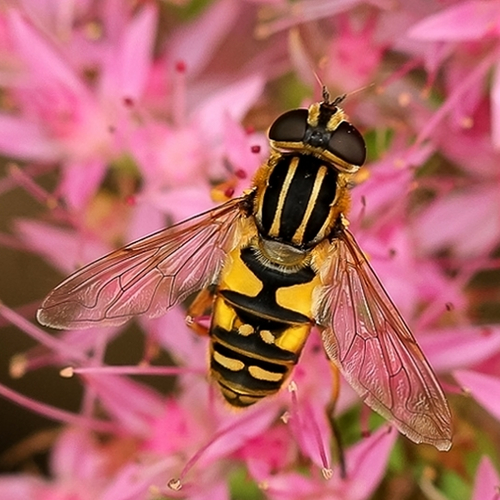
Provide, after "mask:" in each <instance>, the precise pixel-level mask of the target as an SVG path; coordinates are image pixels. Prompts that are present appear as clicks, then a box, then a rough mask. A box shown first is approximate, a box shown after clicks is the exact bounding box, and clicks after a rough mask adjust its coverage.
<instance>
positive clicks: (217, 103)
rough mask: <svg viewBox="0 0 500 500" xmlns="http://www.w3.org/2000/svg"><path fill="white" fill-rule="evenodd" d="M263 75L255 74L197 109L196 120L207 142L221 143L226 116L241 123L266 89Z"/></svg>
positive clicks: (218, 93) (217, 94)
mask: <svg viewBox="0 0 500 500" xmlns="http://www.w3.org/2000/svg"><path fill="white" fill-rule="evenodd" d="M264 83H265V80H264V78H263V76H262V75H259V74H255V75H252V76H250V77H248V78H246V79H244V80H240V81H238V82H236V83H235V84H233V85H228V86H226V87H224V89H223V90H221V91H220V92H217V93H216V94H214V95H212V96H210V97H209V98H208V99H207V100H206V101H205V102H204V103H203V104H201V105H200V106H199V107H198V108H197V109H196V116H195V117H194V119H195V120H196V122H198V123H199V126H200V128H201V129H202V130H203V132H204V134H205V137H206V139H207V141H212V142H214V143H216V142H219V141H220V140H221V137H222V133H223V131H224V123H225V122H226V119H227V118H226V114H227V115H229V116H230V117H231V118H232V119H233V120H236V121H240V120H241V119H242V118H243V117H244V116H245V114H246V113H247V112H248V110H249V109H250V107H251V106H252V105H254V104H255V101H256V100H257V98H258V97H259V95H260V94H261V93H262V90H263V89H264Z"/></svg>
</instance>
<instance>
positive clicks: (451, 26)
mask: <svg viewBox="0 0 500 500" xmlns="http://www.w3.org/2000/svg"><path fill="white" fill-rule="evenodd" d="M499 18H500V6H499V4H498V3H496V2H489V1H482V0H480V1H476V0H473V1H469V2H463V3H460V4H458V5H454V6H453V7H450V8H449V9H445V10H443V11H441V12H439V13H437V14H434V15H432V16H429V17H427V18H425V19H424V20H423V21H420V22H419V23H417V24H416V25H415V26H413V28H411V29H410V30H409V32H408V36H409V37H410V38H416V39H419V40H429V41H454V40H459V41H462V40H479V39H480V38H482V37H483V36H485V35H486V34H487V33H488V32H489V31H491V30H493V29H495V28H496V25H497V23H498V20H499Z"/></svg>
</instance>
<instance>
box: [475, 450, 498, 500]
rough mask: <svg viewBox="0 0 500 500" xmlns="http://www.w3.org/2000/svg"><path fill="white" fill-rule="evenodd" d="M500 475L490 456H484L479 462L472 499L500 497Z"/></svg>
mask: <svg viewBox="0 0 500 500" xmlns="http://www.w3.org/2000/svg"><path fill="white" fill-rule="evenodd" d="M499 487H500V476H499V475H498V472H497V471H496V470H495V468H494V467H493V464H492V463H491V460H490V459H489V458H488V457H486V456H485V457H483V458H482V459H481V462H480V463H479V467H478V468H477V472H476V480H475V482H474V491H473V493H472V500H493V499H497V498H498V488H499Z"/></svg>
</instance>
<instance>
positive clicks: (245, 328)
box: [238, 323, 255, 337]
mask: <svg viewBox="0 0 500 500" xmlns="http://www.w3.org/2000/svg"><path fill="white" fill-rule="evenodd" d="M254 331H255V330H254V327H253V326H252V325H249V324H248V323H245V324H243V325H241V326H240V327H239V328H238V333H239V334H240V335H243V337H248V336H249V335H252V333H253V332H254Z"/></svg>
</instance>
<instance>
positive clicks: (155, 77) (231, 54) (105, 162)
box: [0, 0, 500, 500]
mask: <svg viewBox="0 0 500 500" xmlns="http://www.w3.org/2000/svg"><path fill="white" fill-rule="evenodd" d="M499 61H500V4H499V3H498V2H495V1H488V0H468V1H462V0H443V1H439V2H422V1H421V0H409V1H405V2H394V1H392V0H370V1H360V0H339V1H336V0H296V1H293V2H292V1H288V0H253V1H252V0H245V1H241V0H213V1H210V2H196V1H192V2H190V1H188V0H184V1H182V0H177V1H173V0H171V1H170V2H169V1H160V0H158V1H153V0H151V1H139V0H137V1H132V0H131V1H125V0H100V1H98V2H94V1H91V0H72V1H58V0H9V1H6V2H3V3H2V5H0V88H1V91H0V154H1V155H2V156H3V157H4V158H5V159H6V161H7V162H8V164H9V166H8V168H7V175H6V176H5V177H4V178H3V179H0V203H1V200H2V197H3V196H4V195H5V194H6V193H8V192H9V191H11V190H13V189H17V188H22V189H24V190H25V191H26V192H27V193H29V194H30V195H31V196H32V197H33V198H34V199H35V200H36V201H37V202H38V203H39V207H40V209H39V217H37V218H24V219H23V218H18V219H16V220H14V221H12V233H11V234H6V233H5V234H0V243H1V244H3V245H6V246H13V247H15V248H19V249H20V250H23V251H29V252H33V253H34V254H36V255H38V256H41V257H42V258H43V259H44V260H46V261H47V262H48V263H49V264H51V265H52V266H53V267H54V268H55V269H57V270H59V271H61V272H62V273H65V274H66V273H69V272H71V271H73V270H75V269H76V268H77V267H79V266H80V265H82V264H83V263H86V262H89V261H91V260H93V259H94V258H97V257H99V256H101V255H103V254H104V253H105V252H106V251H109V250H111V249H112V248H114V247H116V245H117V244H118V243H120V242H122V243H123V242H126V241H131V240H134V239H136V238H138V237H140V236H143V235H145V234H147V233H150V232H152V231H154V230H157V229H159V228H161V227H164V226H165V225H167V224H169V223H172V222H177V221H180V220H182V219H184V218H186V217H188V216H190V215H193V214H195V213H198V212H200V211H202V210H205V209H208V208H210V207H211V206H214V203H215V202H217V201H222V200H225V199H227V198H230V197H231V196H233V195H237V194H239V193H241V192H242V191H243V190H244V189H245V188H247V187H248V186H249V185H250V181H251V177H252V175H253V173H254V172H255V170H256V169H257V167H258V166H259V165H260V164H261V163H262V162H263V161H265V158H266V155H267V153H268V145H267V141H266V135H265V130H266V127H268V126H269V124H270V123H271V122H272V120H273V119H274V118H275V117H276V116H277V115H278V114H279V113H280V112H282V111H285V110H287V109H289V108H290V107H292V106H296V107H298V106H307V105H308V104H310V103H311V102H313V101H314V100H318V98H319V96H320V91H321V89H320V85H318V83H317V81H316V78H319V79H320V80H321V81H322V82H323V83H324V84H325V85H327V86H328V88H329V91H330V93H331V94H332V95H339V94H342V93H347V94H351V95H348V97H347V99H346V101H345V109H346V111H347V112H348V114H349V116H350V120H351V122H352V123H354V124H355V125H356V127H357V128H359V129H360V130H361V131H362V132H363V134H364V135H365V137H366V139H367V144H368V150H369V153H368V154H369V161H368V164H367V165H366V166H365V167H364V168H363V169H362V170H360V172H359V174H358V175H357V177H356V186H355V187H354V188H353V190H352V198H353V200H352V209H351V213H350V216H349V218H350V222H351V226H350V227H351V229H352V232H353V233H354V234H355V235H356V237H357V239H358V240H359V242H360V245H361V247H362V248H363V250H364V251H365V252H366V254H367V255H368V256H369V258H370V261H371V263H372V265H373V267H374V268H375V269H376V270H377V273H378V274H379V276H380V278H381V280H382V282H383V283H384V285H385V287H386V288H387V290H388V291H389V293H390V295H391V296H392V297H393V299H394V301H395V303H396V304H397V305H398V307H399V308H400V310H401V312H402V313H403V316H404V317H405V318H406V319H407V321H408V322H409V324H410V325H411V327H412V330H413V331H414V333H415V336H416V338H417V339H418V341H419V343H420V345H421V346H422V349H423V350H424V352H425V353H426V355H427V356H428V358H429V361H430V363H431V365H432V366H433V368H434V369H435V371H436V372H437V373H438V376H439V378H440V380H441V381H442V383H443V385H444V387H445V390H446V392H448V393H450V394H452V396H451V397H450V401H451V406H452V410H453V412H454V414H455V423H454V427H455V429H454V431H455V432H454V447H453V448H452V450H451V451H450V452H448V453H447V454H438V452H435V451H432V452H429V450H428V449H427V451H425V450H426V446H425V445H422V446H420V447H416V446H414V445H410V444H409V443H408V442H406V441H405V439H404V438H403V437H400V438H398V441H397V444H396V438H397V433H396V431H395V430H394V429H392V428H391V427H390V425H388V424H382V425H380V426H379V427H378V428H377V429H376V430H373V432H371V433H368V432H367V428H366V427H367V424H366V422H364V421H365V420H366V419H365V418H364V415H365V416H366V414H364V413H363V411H364V410H362V412H361V422H360V419H359V418H358V416H359V412H357V411H356V409H353V408H357V407H359V405H360V403H359V400H358V399H357V397H355V396H354V393H352V392H351V390H350V389H349V388H348V387H347V386H346V385H345V383H344V382H339V381H338V380H337V379H336V378H335V377H334V376H332V371H331V366H330V364H329V362H328V361H327V360H326V357H325V354H324V351H323V349H322V346H321V342H320V339H319V335H317V333H316V332H313V333H312V334H311V337H310V339H309V341H308V343H307V345H306V348H305V351H304V353H303V355H302V358H301V361H300V363H299V365H298V366H297V367H296V369H295V372H294V374H293V382H292V383H291V384H290V385H289V386H288V388H287V387H285V388H284V389H283V390H282V391H281V392H280V393H279V394H278V395H277V396H276V397H272V398H269V400H264V401H263V402H261V403H259V404H257V405H255V406H254V407H252V408H251V409H248V410H245V411H242V412H236V413H235V412H232V411H230V410H228V408H227V406H226V405H225V404H223V403H222V402H221V400H220V397H219V395H218V394H217V393H216V392H215V391H214V388H213V386H212V385H211V384H210V383H209V382H208V381H207V377H206V374H207V349H208V340H207V339H205V338H201V337H199V336H196V335H194V334H193V333H192V332H191V331H190V330H189V328H188V327H187V326H186V324H185V320H184V316H185V310H184V309H183V308H182V307H180V306H179V307H177V308H175V309H173V310H172V311H170V312H169V313H168V314H167V315H165V316H164V317H161V318H159V319H154V320H151V319H145V318H138V322H139V324H140V326H141V329H142V331H143V333H144V336H145V338H146V343H145V344H146V346H149V349H146V351H145V353H144V362H143V363H142V364H141V365H139V366H127V367H125V366H121V367H118V366H108V365H106V364H105V362H104V356H105V353H106V349H107V345H108V343H109V342H110V341H111V340H112V339H113V338H115V337H116V336H117V335H119V334H120V331H121V329H120V328H107V329H104V328H101V329H97V328H96V329H93V330H90V331H85V332H84V333H82V332H81V331H67V332H62V333H59V334H57V335H54V334H48V333H47V331H45V330H43V329H42V328H41V327H39V326H37V325H36V324H35V322H34V309H35V308H31V309H30V308H28V309H27V310H24V311H23V314H21V313H20V311H16V310H13V309H11V308H9V307H7V305H3V304H0V315H1V316H3V318H4V319H5V320H6V321H7V322H9V323H10V324H13V325H15V326H16V327H18V329H19V331H20V332H23V334H26V335H28V336H30V337H33V338H34V339H35V340H36V341H37V342H38V343H39V344H40V346H41V347H39V348H37V349H34V350H32V351H29V352H27V353H25V354H24V355H23V356H22V358H16V360H15V362H13V363H12V367H11V368H12V372H13V373H14V374H16V375H18V376H19V375H22V374H23V373H26V372H27V371H31V370H36V369H39V368H40V367H46V366H53V367H55V368H56V369H57V370H56V371H54V377H57V376H58V374H57V371H58V370H60V369H64V368H66V367H68V366H71V367H72V368H71V370H70V372H71V373H68V369H66V370H63V374H66V375H67V374H72V375H74V376H76V377H79V378H80V380H81V382H82V384H83V387H84V396H83V401H82V405H81V411H80V413H71V412H69V411H66V410H62V409H60V408H55V407H52V406H50V405H48V404H45V403H43V402H42V401H39V400H34V399H31V398H28V397H26V396H24V395H22V394H19V393H17V392H15V391H13V390H12V389H10V388H8V387H7V386H3V385H1V386H0V394H1V395H3V396H4V397H5V398H8V399H10V400H12V401H14V402H16V403H18V404H20V405H23V406H25V407H26V408H28V409H30V410H33V411H36V412H39V413H41V414H43V415H45V416H46V417H48V418H51V419H53V420H54V421H55V422H57V423H58V424H59V425H60V426H61V432H60V434H59V436H58V438H57V440H56V441H55V443H54V446H53V448H52V451H51V460H50V467H51V471H50V472H51V475H50V477H48V478H46V477H45V478H44V477H41V476H36V475H31V474H28V473H22V474H17V475H4V476H2V477H0V498H5V499H9V500H25V499H34V500H97V499H99V500H108V499H109V500H111V499H113V500H143V499H144V500H146V499H163V498H189V499H221V500H225V499H229V498H239V496H238V495H239V494H240V493H238V492H241V491H245V490H247V494H248V495H249V496H247V497H245V498H250V497H252V498H269V499H272V500H275V499H276V500H282V499H283V500H284V499H292V500H293V499H297V500H298V499H312V498H315V499H327V498H328V499H337V498H338V499H344V500H361V499H366V498H371V497H372V496H373V495H374V494H376V495H379V496H377V498H409V495H410V494H411V491H415V488H419V489H421V490H422V491H423V492H424V494H426V495H427V498H450V499H454V498H465V496H464V495H463V492H462V495H461V496H457V495H456V492H454V486H453V485H456V484H460V485H462V486H463V488H465V490H466V491H467V492H468V495H469V496H468V497H469V498H472V499H474V500H478V499H481V500H484V499H486V498H488V499H489V498H498V487H499V485H500V479H499V475H498V472H497V471H496V470H495V469H496V468H497V467H498V458H499V457H498V454H497V455H496V456H495V455H494V456H488V453H487V451H488V450H490V449H491V448H484V449H483V448H481V442H484V440H485V439H484V438H485V436H486V437H488V438H489V439H491V440H493V442H494V444H495V445H496V448H497V449H498V446H499V445H500V443H499V442H498V436H499V432H498V431H499V429H500V424H499V421H500V397H499V396H498V395H499V394H500V328H499V327H498V325H495V324H487V325H485V323H486V322H488V318H484V319H482V321H479V320H478V319H477V318H474V317H472V314H471V313H470V311H471V305H470V301H471V297H470V287H469V285H470V283H471V280H472V279H473V278H474V277H475V276H477V274H478V273H479V272H481V271H485V270H492V269H496V268H497V267H498V260H497V259H495V251H496V252H497V255H498V248H499V245H500V196H499V193H500V150H499V148H500V62H499ZM47 172H52V173H53V175H54V176H55V178H56V179H57V181H56V185H55V187H54V189H53V190H51V191H47V190H46V189H45V188H44V187H42V184H41V183H40V182H39V179H40V177H41V176H42V175H44V174H46V173H47ZM110 183H111V184H112V186H113V189H109V187H107V186H108V184H110ZM34 279H36V277H35V278H34ZM55 284H56V283H54V285H55ZM47 291H49V290H47ZM499 307H500V305H499ZM26 311H27V312H26ZM155 345H158V346H159V347H161V348H162V349H165V350H167V351H168V352H169V354H170V356H171V357H172V359H173V360H174V361H175V364H176V366H174V367H162V366H158V365H153V364H152V362H153V361H154V348H153V347H154V346H155ZM152 346H153V347H152ZM152 353H153V354H152ZM136 374H142V375H147V374H151V375H158V374H164V375H165V376H175V377H176V390H175V392H173V393H172V394H168V395H165V394H161V393H160V392H158V391H157V390H154V389H152V388H151V387H150V386H149V385H147V384H146V383H144V382H138V381H137V380H136V379H134V378H131V376H132V375H136ZM141 380H143V379H141ZM338 384H340V386H341V387H340V397H339V398H338V400H335V398H334V394H335V393H336V391H337V390H338V389H339V387H338ZM453 394H454V395H453ZM467 396H471V397H472V398H473V399H474V400H475V401H476V402H477V405H478V406H475V405H472V404H468V405H465V404H464V400H466V398H467ZM469 401H470V400H469ZM334 403H335V404H334ZM334 406H335V408H334V410H335V411H334V412H333V407H334ZM464 406H465V407H466V408H468V409H469V410H470V411H472V412H475V413H477V412H479V410H478V408H479V406H481V407H483V409H485V410H486V412H485V413H488V416H487V418H489V420H488V421H489V422H490V423H491V426H492V428H491V429H474V422H477V419H476V418H475V417H474V415H470V414H469V413H467V412H465V411H462V409H463V408H464ZM353 416H354V417H353ZM333 417H335V418H339V419H340V422H342V426H341V428H340V434H341V436H342V434H344V435H345V434H350V436H347V441H348V442H347V445H346V449H345V463H346V471H345V472H346V473H345V474H343V473H342V470H341V469H342V468H341V467H340V465H339V464H338V461H337V459H336V456H337V455H338V453H337V451H338V450H336V448H337V444H338V443H337V439H335V436H334V432H333V430H332V426H331V425H330V420H331V419H332V418H333ZM471 426H472V428H473V429H472V431H471V430H470V428H471ZM494 426H496V429H494V428H493V427H494ZM344 427H346V428H344ZM490 431H491V433H490V434H489V432H490ZM102 436H106V439H102ZM353 436H354V437H353ZM480 437H482V441H481V439H480ZM495 439H496V441H494V440H495ZM494 447H495V446H493V448H494ZM422 449H423V450H424V451H421V450H422ZM471 449H472V450H474V453H472V458H471V459H470V460H469V459H468V458H467V454H468V453H469V452H470V450H471ZM426 453H427V454H426ZM429 453H431V455H429ZM415 455H417V456H418V458H414V457H415ZM429 457H431V458H430V459H429ZM426 460H427V461H428V462H429V463H431V465H430V466H429V467H433V468H434V469H435V470H434V471H433V472H434V476H433V477H432V478H430V479H429V475H428V474H426V471H425V470H424V472H422V468H423V465H422V464H426ZM495 461H496V462H495ZM395 462H396V463H395ZM471 462H472V463H471ZM495 463H496V466H495V465H494V464H495ZM415 464H417V465H415ZM426 470H427V469H426ZM465 470H467V471H468V472H464V471H465ZM402 478H404V480H403V482H404V484H406V485H407V487H406V490H405V491H406V492H404V491H402V492H400V493H397V488H396V486H395V484H401V480H402ZM450 478H452V479H453V481H455V482H453V481H452V480H451V479H450ZM397 479H399V480H400V482H399V483H397ZM408 485H410V486H408ZM450 485H451V486H450ZM408 488H410V489H409V490H408ZM412 488H413V490H412ZM248 491H250V493H248ZM375 492H377V493H375ZM405 494H406V495H407V496H406V497H405V496H404V495H405ZM252 495H254V496H252ZM241 498H243V496H241Z"/></svg>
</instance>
